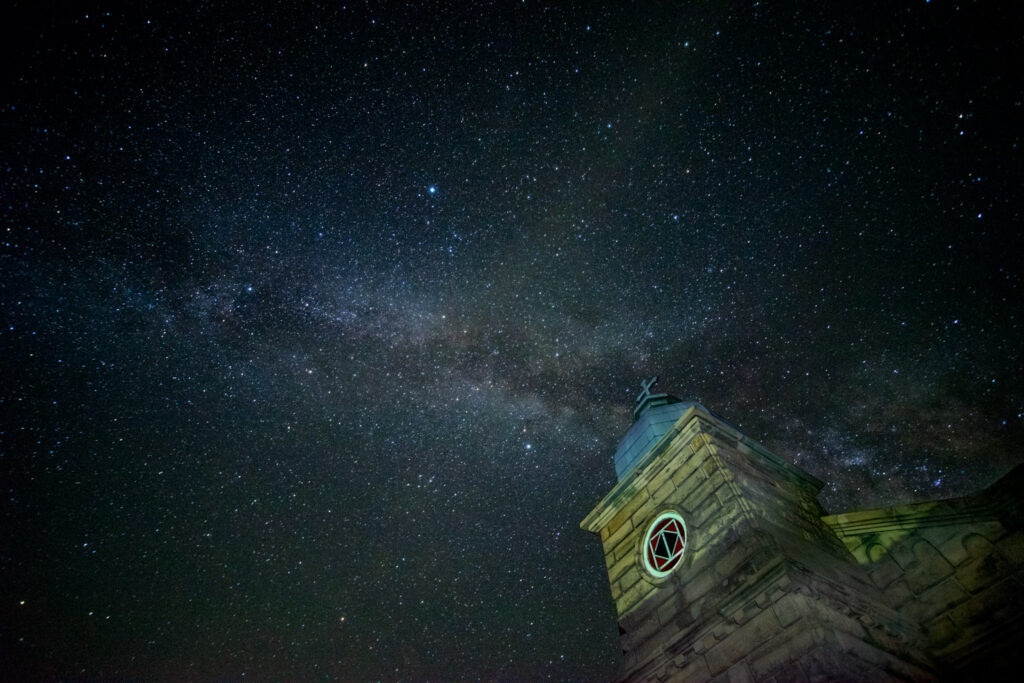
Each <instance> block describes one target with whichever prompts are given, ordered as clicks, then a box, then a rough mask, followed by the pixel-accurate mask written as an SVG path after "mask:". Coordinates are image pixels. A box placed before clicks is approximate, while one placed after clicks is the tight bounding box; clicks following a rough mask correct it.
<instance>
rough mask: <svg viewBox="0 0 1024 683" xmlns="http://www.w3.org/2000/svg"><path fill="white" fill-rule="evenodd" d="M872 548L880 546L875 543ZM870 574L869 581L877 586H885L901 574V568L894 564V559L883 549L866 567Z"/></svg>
mask: <svg viewBox="0 0 1024 683" xmlns="http://www.w3.org/2000/svg"><path fill="white" fill-rule="evenodd" d="M873 547H874V548H881V546H880V545H878V544H877V543H876V544H875V545H874V546H873ZM868 571H869V574H870V576H871V581H872V583H874V584H875V585H876V586H878V587H879V588H885V587H886V586H888V585H889V584H891V583H892V582H893V581H895V580H897V579H899V578H900V577H902V576H903V569H902V568H901V567H900V566H899V565H898V564H896V560H894V559H892V556H891V555H889V553H887V552H885V551H884V550H883V551H882V553H881V554H880V555H878V560H876V561H874V562H873V564H872V565H870V566H869V568H868Z"/></svg>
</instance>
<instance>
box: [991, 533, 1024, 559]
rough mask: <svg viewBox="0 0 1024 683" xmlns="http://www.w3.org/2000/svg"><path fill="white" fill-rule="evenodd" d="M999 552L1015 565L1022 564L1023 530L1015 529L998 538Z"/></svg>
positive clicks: (1023, 556)
mask: <svg viewBox="0 0 1024 683" xmlns="http://www.w3.org/2000/svg"><path fill="white" fill-rule="evenodd" d="M996 547H998V548H999V552H1001V553H1002V554H1003V556H1004V557H1005V558H1006V559H1007V561H1009V562H1010V563H1011V564H1013V565H1014V566H1016V567H1020V566H1022V565H1024V532H1022V531H1020V530H1017V531H1014V532H1013V533H1012V534H1009V535H1007V536H1004V537H1003V538H1001V539H999V542H998V543H997V545H996Z"/></svg>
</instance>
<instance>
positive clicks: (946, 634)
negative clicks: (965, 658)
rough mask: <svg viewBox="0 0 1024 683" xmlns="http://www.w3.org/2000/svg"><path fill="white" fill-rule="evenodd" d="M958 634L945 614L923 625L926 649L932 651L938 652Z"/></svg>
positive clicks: (954, 625) (955, 626)
mask: <svg viewBox="0 0 1024 683" xmlns="http://www.w3.org/2000/svg"><path fill="white" fill-rule="evenodd" d="M958 632H959V629H958V628H957V625H956V624H954V623H953V620H952V619H950V618H949V617H948V616H946V615H945V614H943V615H940V616H938V617H936V618H935V619H932V620H931V621H930V622H928V623H927V624H926V625H925V633H927V635H928V647H929V648H930V649H932V650H938V649H940V648H943V647H945V646H946V645H948V644H949V643H951V642H953V640H955V639H956V636H957V633H958Z"/></svg>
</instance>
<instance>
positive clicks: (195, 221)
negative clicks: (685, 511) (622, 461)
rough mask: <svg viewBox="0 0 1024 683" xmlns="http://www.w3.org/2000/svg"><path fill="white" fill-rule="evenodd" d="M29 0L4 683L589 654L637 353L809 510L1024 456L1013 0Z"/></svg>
mask: <svg viewBox="0 0 1024 683" xmlns="http://www.w3.org/2000/svg"><path fill="white" fill-rule="evenodd" d="M20 4H21V7H20V8H19V9H14V10H12V9H7V10H4V14H3V16H2V20H0V23H2V24H3V25H4V29H3V30H4V32H5V35H4V36H3V43H4V54H3V89H2V100H3V101H2V114H0V136H2V137H0V140H2V153H0V162H2V164H0V173H2V176H0V178H2V179H0V211H2V227H0V230H2V243H0V316H2V320H0V356H2V360H0V369H2V376H0V411H2V416H0V485H2V488H3V493H4V496H3V501H2V508H0V510H2V516H0V585H2V586H3V589H2V591H0V592H2V605H0V661H2V662H3V666H4V667H5V671H7V672H8V674H10V673H11V672H16V673H19V674H21V675H26V676H34V677H66V678H72V679H79V678H80V679H120V678H133V677H134V678H138V679H144V680H159V679H179V680H180V679H184V678H193V679H212V678H218V679H225V680H237V679H241V678H242V677H243V675H244V677H245V679H246V680H250V679H256V680H270V679H282V678H292V679H306V680H312V679H314V678H319V677H329V678H331V679H341V680H349V679H352V680H363V679H385V680H393V679H402V680H423V679H435V680H439V679H444V680H450V679H452V678H461V677H464V678H477V677H483V678H485V679H505V680H509V679H523V678H527V679H540V678H551V679H559V680H564V679H575V680H601V679H607V678H609V677H611V676H613V675H615V673H616V672H617V671H618V667H619V661H618V660H619V654H618V646H617V630H616V626H615V619H614V613H613V609H612V606H611V604H610V595H609V589H608V585H607V578H606V574H605V569H604V564H603V559H602V554H601V550H600V543H599V541H598V539H597V538H595V537H593V536H591V535H589V534H587V533H585V532H583V531H581V530H580V529H579V527H578V524H579V522H580V520H581V519H582V518H583V517H584V516H585V515H586V513H587V512H589V511H590V509H591V508H592V506H593V505H594V504H595V503H597V501H598V500H600V499H601V497H602V496H603V495H604V494H605V493H606V492H607V491H608V490H609V489H610V488H611V487H612V486H613V485H614V483H615V474H614V470H613V466H612V454H613V453H614V450H615V445H616V443H617V441H618V439H619V438H620V437H621V436H622V435H623V433H624V432H625V430H626V429H627V428H628V427H629V425H630V421H631V409H632V401H633V398H634V396H635V395H636V394H637V393H638V392H639V383H640V380H641V379H643V378H645V377H648V376H650V375H653V374H658V375H660V376H661V378H662V382H661V385H660V387H659V388H660V389H661V390H667V391H672V392H673V393H675V394H677V395H679V396H680V397H682V398H685V399H696V400H700V401H702V402H704V403H705V404H706V405H707V406H709V407H710V408H712V409H714V410H716V411H717V412H719V413H721V414H722V415H723V416H725V417H727V418H728V419H730V420H732V421H733V422H735V423H736V424H738V425H739V426H740V427H741V428H743V429H744V430H745V431H746V432H747V433H748V434H749V435H751V436H752V437H754V438H755V439H758V440H760V441H762V442H763V443H764V444H765V445H767V446H768V447H769V448H771V449H773V450H774V451H776V452H777V453H779V454H780V455H781V456H783V457H784V458H787V459H789V460H791V461H793V462H796V463H797V464H799V465H800V466H801V467H803V468H805V469H806V470H807V471H809V472H810V473H812V474H814V475H815V476H817V477H819V478H821V479H822V480H823V481H825V482H826V488H825V490H824V491H823V493H822V496H821V500H822V503H823V504H824V505H825V507H826V508H827V509H829V510H830V511H836V512H838V511H841V510H844V509H851V508H856V507H867V506H878V505H885V504H890V503H895V502H902V501H908V502H909V501H916V500H922V499H928V498H942V497H950V496H957V495H962V494H964V493H967V492H970V491H973V490H976V489H978V488H979V487H982V486H985V485H987V484H989V483H991V482H992V481H993V480H994V479H995V478H996V477H998V476H1000V475H1001V474H1003V473H1004V472H1006V471H1007V470H1008V469H1009V468H1010V467H1011V466H1013V465H1014V464H1016V463H1017V462H1018V461H1019V460H1020V459H1021V458H1022V455H1024V454H1022V452H1021V448H1020V444H1021V443H1022V440H1024V420H1022V411H1024V386H1022V381H1021V376H1022V364H1024V360H1022V352H1024V349H1022V342H1021V338H1022V333H1024V324H1022V319H1021V316H1022V313H1024V305H1022V304H1024V301H1022V299H1024V296H1022V286H1024V272H1022V267H1021V263H1022V262H1021V256H1020V254H1021V253H1022V252H1024V237H1022V232H1021V231H1022V217H1021V204H1020V198H1021V196H1022V193H1021V189H1022V188H1021V186H1022V150H1021V136H1022V131H1024V95H1022V88H1021V85H1022V76H1021V74H1022V70H1021V64H1022V63H1024V59H1022V58H1024V50H1022V39H1021V31H1022V29H1021V27H1022V26H1024V17H1022V16H1021V15H1022V10H1021V7H1020V3H1014V2H992V3H986V6H985V7H979V6H977V5H976V4H975V3H972V2H968V1H964V2H960V3H949V2H941V1H939V0H935V1H934V2H926V1H925V0H916V1H914V2H910V3H893V2H884V3H879V4H878V5H876V6H872V5H871V4H870V3H860V2H858V3H848V4H845V5H842V6H840V5H836V4H834V3H798V4H796V5H793V4H789V3H772V2H761V3H758V2H700V3H696V2H695V3H683V2H679V3H670V2H661V3H642V6H640V7H636V6H629V7H623V6H620V3H613V4H612V5H611V6H609V7H603V6H600V5H598V4H596V3H591V2H581V3H579V4H578V6H575V7H573V6H572V5H571V4H570V3H563V2H552V3H550V5H549V6H545V5H543V4H540V3H537V2H534V1H533V0H527V1H526V2H514V3H513V2H509V3H498V4H489V3H485V2H480V1H478V0H477V1H474V2H458V3H452V4H450V5H449V4H445V3H440V4H439V3H432V2H417V3H415V4H414V5H415V6H404V5H402V4H400V3H389V4H387V5H376V4H374V5H372V6H369V7H367V6H363V5H361V4H359V3H354V4H351V5H347V6H343V5H342V4H340V3H334V2H330V3H324V6H321V7H313V8H304V9H300V8H298V6H297V5H296V4H295V3H282V4H281V5H269V6H265V7H262V8H260V9H258V10H256V9H253V10H251V11H250V10H245V11H242V10H239V9H238V5H239V4H240V3H222V4H221V5H215V4H210V3H202V4H199V5H194V4H192V3H179V2H174V3H162V4H161V5H160V6H145V5H144V4H143V3H135V2H132V3H125V4H123V5H122V4H116V3H109V4H104V5H98V6H90V7H87V4H86V3H75V9H74V10H73V11H66V10H65V9H63V8H62V7H61V6H60V5H56V4H50V3H46V2H31V3H20ZM825 6H827V8H826V7H825Z"/></svg>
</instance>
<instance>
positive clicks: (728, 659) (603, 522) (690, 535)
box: [581, 377, 935, 681]
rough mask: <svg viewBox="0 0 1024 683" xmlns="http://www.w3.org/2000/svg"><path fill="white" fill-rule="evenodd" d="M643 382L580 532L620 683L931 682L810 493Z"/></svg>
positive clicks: (757, 448)
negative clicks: (616, 641) (592, 560)
mask: <svg viewBox="0 0 1024 683" xmlns="http://www.w3.org/2000/svg"><path fill="white" fill-rule="evenodd" d="M656 383H657V378H656V377H655V378H653V379H651V380H650V381H647V382H644V383H643V391H642V393H641V394H640V395H639V396H638V397H637V399H636V408H635V410H634V423H633V426H632V427H631V428H630V429H629V431H628V432H627V433H626V435H625V436H624V437H623V439H622V441H621V442H620V443H619V445H618V448H617V449H616V452H615V457H614V461H615V470H616V474H617V475H618V484H617V485H616V486H615V487H614V488H613V489H612V490H611V491H610V492H609V493H608V494H607V495H606V496H605V497H604V499H603V500H602V501H601V502H600V503H598V504H597V506H596V507H595V508H594V509H593V511H591V513H590V514H589V515H587V517H586V519H584V520H583V522H582V524H581V527H582V528H583V529H586V530H587V531H590V532H592V533H594V534H597V535H599V536H600V538H601V543H602V546H603V549H604V556H605V562H606V565H607V569H608V580H609V583H610V585H611V593H612V599H613V601H614V603H615V607H616V611H617V614H618V622H619V632H620V634H621V636H620V640H621V648H622V654H623V658H624V673H623V678H622V680H627V681H640V680H679V681H684V680H685V681H698V680H710V679H716V680H779V681H782V680H808V679H810V680H814V679H828V680H888V679H892V680H928V679H931V678H933V677H934V675H935V674H934V669H933V666H932V664H931V663H930V662H931V660H930V659H929V658H928V657H926V656H924V655H923V654H922V653H923V651H924V649H923V648H924V643H923V642H922V639H923V635H922V631H921V628H920V626H919V624H918V623H916V622H914V621H913V620H911V619H909V618H908V617H906V616H905V615H904V614H902V613H900V612H899V611H897V610H895V609H893V608H891V607H890V606H888V605H887V604H886V601H885V600H884V599H883V597H882V593H881V591H880V590H879V589H878V588H877V586H876V585H875V584H873V583H872V582H871V581H869V580H868V578H867V575H866V574H865V573H864V572H863V571H862V570H861V568H860V567H859V565H858V564H857V561H856V560H855V559H854V558H853V556H852V555H851V554H850V551H849V550H848V549H847V547H846V546H845V545H844V543H843V542H842V541H841V540H840V539H839V537H838V536H837V535H836V534H835V533H834V531H833V529H832V527H831V526H829V524H828V523H827V522H826V521H824V520H823V519H822V518H823V515H824V514H825V512H824V510H822V508H821V506H820V505H819V504H818V502H817V499H816V496H817V494H818V492H819V491H820V490H821V488H822V486H823V484H822V482H821V481H819V480H817V479H815V478H814V477H812V476H811V475H809V474H807V473H806V472H804V471H803V470H801V469H800V468H798V467H795V466H794V465H792V464H790V463H789V462H786V461H785V460H783V459H782V458H780V457H778V456H777V455H775V454H774V453H772V452H771V451H769V450H768V449H767V448H765V447H764V446H762V445H761V444H759V443H757V442H755V441H754V440H752V439H751V438H749V437H748V436H747V435H745V434H744V433H743V432H742V431H741V430H740V429H739V428H737V427H736V426H735V425H733V424H732V423H730V422H729V421H728V420H726V419H724V418H722V417H720V416H718V415H716V414H715V413H713V412H712V411H710V410H708V409H707V408H706V407H704V406H703V405H701V404H700V403H697V402H692V401H691V402H687V401H682V400H680V399H679V398H676V397H675V396H672V395H670V394H666V393H658V394H656V393H652V391H651V389H652V387H653V386H654V385H655V384H656ZM719 676H721V677H722V678H721V679H718V678H717V677H719Z"/></svg>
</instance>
